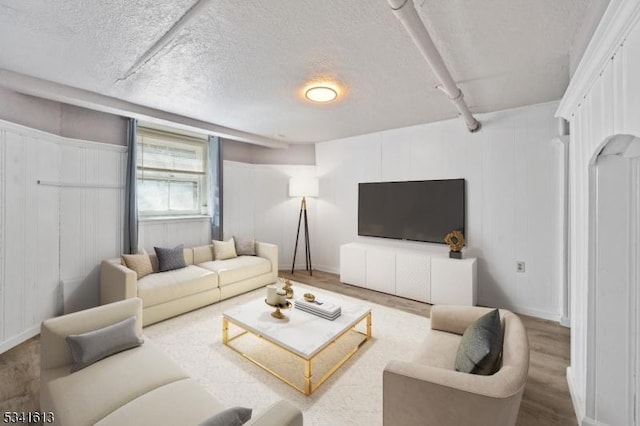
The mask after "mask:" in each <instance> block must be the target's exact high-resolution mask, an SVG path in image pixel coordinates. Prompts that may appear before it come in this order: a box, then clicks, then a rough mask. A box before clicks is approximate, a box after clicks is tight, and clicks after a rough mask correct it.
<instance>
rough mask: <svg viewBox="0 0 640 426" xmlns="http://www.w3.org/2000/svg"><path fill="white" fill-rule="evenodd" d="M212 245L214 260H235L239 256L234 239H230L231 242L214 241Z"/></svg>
mask: <svg viewBox="0 0 640 426" xmlns="http://www.w3.org/2000/svg"><path fill="white" fill-rule="evenodd" d="M212 243H213V254H214V260H226V259H233V258H234V257H236V256H238V254H237V253H236V243H235V241H234V240H233V238H230V239H229V241H217V240H213V241H212Z"/></svg>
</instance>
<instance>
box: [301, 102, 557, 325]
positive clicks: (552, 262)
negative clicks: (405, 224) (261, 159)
mask: <svg viewBox="0 0 640 426" xmlns="http://www.w3.org/2000/svg"><path fill="white" fill-rule="evenodd" d="M556 106H557V104H556V103H548V104H542V105H536V106H531V107H526V108H518V109H512V110H507V111H502V112H496V113H492V114H484V115H480V116H479V119H480V121H481V122H482V126H483V127H482V130H481V131H480V132H478V133H475V134H472V133H469V132H468V131H467V130H466V128H465V126H464V125H463V123H462V122H461V121H460V120H450V121H444V122H439V123H432V124H426V125H421V126H414V127H408V128H402V129H396V130H390V131H385V132H380V133H374V134H369V135H364V136H358V137H352V138H348V139H343V140H337V141H331V142H325V143H319V144H317V145H316V162H317V172H318V176H319V177H320V198H319V199H318V200H317V205H318V207H317V215H318V231H317V234H318V238H316V239H314V240H313V241H312V245H313V249H314V258H315V259H316V265H317V267H318V268H319V269H324V270H328V271H333V272H337V271H338V270H339V247H340V245H341V244H344V243H348V242H354V241H359V242H369V243H378V244H385V245H389V244H393V245H398V246H405V247H411V246H422V247H430V248H431V249H432V250H435V251H438V252H443V253H446V252H447V251H448V246H446V245H437V244H427V243H410V242H393V241H389V240H384V239H376V238H367V237H358V236H357V200H358V189H357V184H358V183H359V182H376V181H395V180H422V179H447V178H464V179H466V191H467V211H466V217H467V231H466V234H467V235H466V237H467V240H468V246H467V248H466V249H465V250H464V254H465V256H466V257H478V261H479V263H478V293H479V294H478V302H479V303H480V304H485V305H489V306H500V307H505V308H511V309H513V310H515V311H517V312H521V313H526V314H531V315H535V316H539V317H543V318H549V319H554V320H559V319H560V315H561V302H562V301H561V293H562V265H561V252H562V226H563V216H562V209H561V205H562V197H563V196H564V194H563V190H562V187H561V185H560V184H559V183H560V182H561V181H562V173H563V161H564V158H563V155H564V148H563V147H562V145H561V144H560V143H558V142H557V141H553V138H554V136H555V135H556V128H557V125H556V123H557V122H556V120H555V119H554V117H553V113H554V111H555V108H556ZM517 260H522V261H525V262H526V272H525V273H517V272H516V267H515V266H516V261H517Z"/></svg>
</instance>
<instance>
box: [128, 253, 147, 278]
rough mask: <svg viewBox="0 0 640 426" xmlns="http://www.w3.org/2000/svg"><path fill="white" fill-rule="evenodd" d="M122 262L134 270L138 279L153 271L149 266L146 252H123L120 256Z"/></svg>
mask: <svg viewBox="0 0 640 426" xmlns="http://www.w3.org/2000/svg"><path fill="white" fill-rule="evenodd" d="M121 259H122V263H124V265H125V266H126V267H127V268H129V269H131V270H132V271H134V272H135V273H136V275H137V277H138V279H140V278H142V277H144V276H147V275H149V274H151V273H153V267H152V266H151V259H149V254H147V252H144V253H139V254H123V255H122V256H121Z"/></svg>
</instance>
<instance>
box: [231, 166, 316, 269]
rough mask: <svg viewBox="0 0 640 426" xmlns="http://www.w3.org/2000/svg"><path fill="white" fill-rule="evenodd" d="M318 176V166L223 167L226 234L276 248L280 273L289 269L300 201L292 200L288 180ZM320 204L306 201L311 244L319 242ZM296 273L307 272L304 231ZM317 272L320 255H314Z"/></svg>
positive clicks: (299, 247)
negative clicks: (271, 244) (304, 270)
mask: <svg viewBox="0 0 640 426" xmlns="http://www.w3.org/2000/svg"><path fill="white" fill-rule="evenodd" d="M291 176H300V177H304V176H315V166H305V165H263V164H247V163H240V162H234V161H224V163H223V191H224V192H223V232H224V238H225V239H227V238H230V237H232V236H234V235H237V236H240V237H254V238H255V239H256V240H258V241H264V242H268V243H273V244H277V245H278V247H279V258H278V263H279V264H280V269H289V268H291V264H292V261H293V248H294V246H295V239H296V229H297V225H298V215H299V211H300V199H299V198H289V187H288V185H289V177H291ZM316 201H317V200H315V199H313V198H309V199H307V209H308V218H309V227H310V240H311V244H312V245H313V242H314V241H315V240H316V239H320V238H321V236H320V235H318V233H317V232H316V230H317V229H318V226H319V224H318V220H319V218H318V215H317V214H316V210H317V209H316V206H317V202H316ZM300 238H301V240H300V243H299V244H298V253H297V258H296V269H304V239H303V238H304V237H303V234H302V231H301V234H300ZM311 255H312V263H313V266H314V268H317V267H316V265H315V262H316V259H317V257H316V256H317V255H316V253H314V252H313V246H312V252H311Z"/></svg>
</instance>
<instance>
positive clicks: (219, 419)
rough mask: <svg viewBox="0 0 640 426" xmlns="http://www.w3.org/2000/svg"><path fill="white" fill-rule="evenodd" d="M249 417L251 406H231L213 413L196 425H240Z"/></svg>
mask: <svg viewBox="0 0 640 426" xmlns="http://www.w3.org/2000/svg"><path fill="white" fill-rule="evenodd" d="M249 419H251V408H244V407H232V408H227V409H226V410H224V411H220V412H219V413H216V414H214V415H213V416H211V417H209V418H208V419H207V420H205V421H204V422H202V423H200V424H199V425H198V426H242V425H243V424H245V423H246V422H248V421H249Z"/></svg>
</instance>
